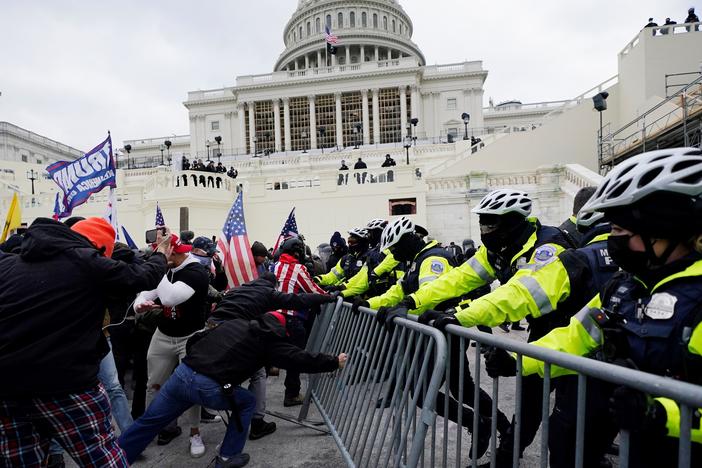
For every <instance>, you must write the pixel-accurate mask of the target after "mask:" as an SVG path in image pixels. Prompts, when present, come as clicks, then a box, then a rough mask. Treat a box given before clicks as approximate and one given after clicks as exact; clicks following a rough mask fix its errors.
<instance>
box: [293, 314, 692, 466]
mask: <svg viewBox="0 0 702 468" xmlns="http://www.w3.org/2000/svg"><path fill="white" fill-rule="evenodd" d="M375 315H376V313H375V311H372V310H369V309H366V308H363V307H361V308H360V313H359V314H354V313H353V312H352V311H351V306H350V304H348V303H344V304H343V305H342V304H339V303H337V304H336V306H335V307H329V308H328V309H327V311H326V312H323V313H322V314H321V315H320V316H319V317H317V320H316V323H315V324H314V327H313V330H312V333H311V335H310V339H309V341H308V346H307V349H308V350H310V351H313V352H323V353H329V354H338V353H341V352H346V353H348V354H349V361H348V363H347V366H346V368H345V369H344V370H343V371H342V372H340V373H338V374H336V375H333V374H331V375H324V376H321V375H313V376H310V380H309V385H308V389H307V395H306V397H305V402H304V405H303V407H302V408H301V410H300V414H299V419H300V420H303V419H304V418H306V417H307V414H308V410H309V405H310V404H311V403H313V404H315V406H316V407H317V408H318V409H319V411H320V413H321V414H322V417H323V418H324V421H325V422H326V424H327V426H328V427H329V429H330V431H331V433H332V435H333V437H334V440H335V441H336V443H337V445H338V447H339V449H340V451H341V454H342V457H343V458H344V460H345V461H346V463H347V464H348V465H349V466H396V467H397V466H404V467H408V468H414V467H416V466H418V465H421V466H424V465H425V464H427V465H428V466H456V467H462V466H465V461H466V460H465V458H466V457H468V458H469V459H470V463H471V466H473V467H477V464H478V460H479V459H480V458H479V457H478V450H479V449H481V451H485V450H486V446H485V444H486V443H488V442H487V441H488V440H489V449H490V452H489V454H490V455H489V461H490V463H491V466H493V467H494V466H495V463H496V456H497V455H496V454H497V450H496V449H497V447H496V440H497V430H498V426H500V431H501V432H502V433H504V432H505V431H507V432H509V431H511V433H512V434H514V437H513V439H511V441H512V447H511V450H512V457H511V458H512V466H514V467H515V468H516V467H518V466H519V458H520V453H521V447H522V445H529V444H526V443H525V444H522V443H521V440H520V437H521V427H522V425H523V424H525V422H526V421H525V419H524V411H526V410H527V409H528V410H529V411H530V416H529V418H534V417H538V418H539V419H540V425H541V435H540V441H539V442H538V443H537V442H536V440H537V439H535V440H534V444H533V445H535V449H536V453H537V454H538V455H537V456H536V457H534V458H536V459H537V460H539V465H540V466H542V467H544V468H545V467H547V466H548V463H549V450H550V449H551V448H552V447H551V446H550V445H549V435H550V426H551V421H550V420H549V414H550V408H551V391H552V390H553V389H554V387H556V391H557V392H561V391H563V389H564V388H566V387H565V386H567V387H568V388H570V387H572V390H576V389H577V392H574V393H573V394H572V395H568V396H567V399H568V405H569V406H568V408H569V409H571V407H572V415H571V416H572V419H573V420H572V424H573V426H572V428H571V431H572V432H567V433H565V432H564V433H560V432H559V433H558V434H557V437H556V438H555V439H554V443H556V444H557V447H558V449H559V450H565V451H566V455H565V458H566V459H568V458H569V457H570V456H571V455H572V464H570V466H574V467H576V468H582V467H583V466H584V465H585V460H586V458H593V457H594V458H595V462H596V463H598V462H599V461H600V460H599V459H597V457H598V456H599V455H604V449H605V448H608V447H601V448H600V449H601V450H602V453H598V450H595V449H594V448H593V447H590V446H588V445H586V442H587V441H589V438H588V437H589V436H591V435H592V434H593V433H597V434H599V433H600V432H601V431H603V430H610V429H612V426H611V424H612V423H611V422H609V420H607V426H606V427H594V428H592V429H591V431H592V433H589V432H588V433H586V427H588V426H587V425H586V424H588V425H589V424H593V422H594V420H595V419H594V418H601V419H602V420H604V419H606V418H605V416H606V415H607V406H608V401H609V394H610V393H611V391H612V390H613V389H614V388H615V387H616V386H626V387H629V388H632V389H636V390H638V391H641V392H643V393H645V394H647V395H653V396H655V397H664V398H669V399H672V400H674V401H676V403H677V404H678V406H679V408H680V414H681V418H680V439H679V459H678V464H677V466H678V467H679V468H689V467H690V464H691V453H692V451H691V450H692V445H691V439H690V437H691V425H692V417H693V413H694V412H695V411H696V409H697V408H701V407H702V386H699V385H693V384H690V383H686V382H682V381H678V380H674V379H671V378H666V377H660V376H657V375H653V374H648V373H645V372H641V371H638V370H633V369H629V368H625V367H621V366H617V365H613V364H609V363H605V362H601V361H598V360H595V359H589V358H585V357H579V356H574V355H570V354H566V353H561V352H558V351H554V350H550V349H546V348H543V347H539V346H534V345H531V344H527V343H524V342H521V341H517V340H511V339H505V338H504V336H502V335H500V336H497V335H492V334H487V333H483V332H480V331H477V330H474V329H468V328H463V327H459V326H453V325H450V326H448V327H447V332H446V335H444V334H441V333H439V334H438V335H437V333H436V332H437V330H435V329H433V328H429V327H425V326H423V325H420V324H417V323H414V321H413V320H414V318H412V319H411V320H408V319H403V318H395V319H394V320H393V323H394V330H390V331H388V330H386V329H385V328H384V327H380V326H379V325H378V324H376V323H375V320H374V319H375ZM471 340H472V341H473V342H475V349H474V351H471V353H468V352H467V351H468V350H470V349H471V346H470V342H471ZM494 348H500V349H503V350H506V351H509V352H512V353H515V358H516V369H517V375H516V377H515V378H514V380H513V381H512V380H511V379H505V378H495V379H491V382H492V385H491V389H490V393H488V392H486V391H484V390H482V389H481V381H482V380H483V378H482V376H483V372H482V370H481V367H482V362H481V361H482V360H481V355H482V353H483V351H488V350H490V349H494ZM525 356H528V357H530V358H534V359H537V360H540V361H542V362H543V363H544V374H543V377H540V376H538V375H536V374H535V375H531V376H522V375H521V374H522V358H523V357H525ZM554 366H558V367H560V368H563V369H569V370H571V371H573V372H574V373H576V375H575V376H573V375H568V376H563V377H552V369H553V368H554ZM470 367H472V369H470ZM471 370H472V371H473V372H471ZM527 379H528V380H527ZM554 379H555V380H554ZM565 379H569V380H565ZM554 383H559V384H558V385H554ZM505 389H508V390H510V391H511V389H513V395H514V398H513V399H512V398H506V400H505V401H506V402H507V403H508V404H510V405H511V404H512V403H513V405H514V406H513V407H514V411H513V413H514V417H513V419H512V420H511V421H510V419H508V416H509V414H503V413H502V412H501V411H500V410H499V409H498V407H499V405H500V401H501V399H505V397H504V393H506V392H505ZM501 394H502V396H501ZM563 396H564V397H565V395H563ZM526 398H528V400H527V399H526ZM596 402H597V403H602V405H603V406H604V408H599V407H598V408H593V406H592V404H593V403H596ZM561 404H562V403H561ZM503 406H504V405H503ZM503 409H504V408H503ZM595 410H599V412H597V413H595V412H593V411H595ZM437 414H438V415H439V416H442V415H444V416H442V419H441V420H438V421H437V418H436V416H437ZM587 418H590V419H587ZM531 422H533V419H532V420H531ZM598 422H599V420H598ZM537 427H538V426H537ZM464 428H466V429H468V432H469V433H470V434H472V441H473V442H474V443H473V444H472V450H471V451H470V452H468V450H466V449H465V447H466V446H467V444H466V442H467V441H466V440H465V439H466V434H465V431H464V430H463V429H464ZM614 429H615V430H614V431H612V433H611V434H610V436H611V438H612V439H614V436H615V435H616V432H617V430H616V428H614ZM485 431H489V436H490V437H485V436H486V433H485ZM596 431H597V432H596ZM481 434H482V435H481ZM503 435H504V434H503ZM630 440H631V434H630V433H629V431H626V430H621V431H619V439H618V442H619V451H618V452H619V454H618V456H619V460H618V466H619V467H622V468H627V467H628V466H630V461H631V455H632V454H631V453H630V447H631V444H630ZM673 440H674V439H673ZM502 443H505V437H503V439H502ZM695 446H696V447H695V450H696V451H697V450H699V448H700V447H698V446H697V444H695ZM501 447H502V451H503V453H504V450H506V447H504V446H502V445H501ZM507 447H509V445H507ZM588 449H590V451H589V452H588V451H587V450H588ZM700 453H702V452H700ZM481 461H483V460H481ZM697 461H698V460H697ZM596 463H595V464H596ZM588 466H589V465H588ZM632 466H633V465H632ZM667 466H671V464H669V465H667Z"/></svg>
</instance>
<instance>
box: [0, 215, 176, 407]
mask: <svg viewBox="0 0 702 468" xmlns="http://www.w3.org/2000/svg"><path fill="white" fill-rule="evenodd" d="M166 268H167V267H166V258H165V257H164V256H163V255H162V254H154V255H153V256H152V257H151V258H150V259H149V260H148V262H146V263H145V264H144V265H128V264H126V263H123V262H118V261H115V260H112V259H109V258H105V257H103V256H102V255H101V254H100V253H99V252H98V251H97V249H95V248H94V247H93V245H92V244H91V243H90V241H88V239H86V238H85V237H83V236H82V235H80V234H78V233H77V232H74V231H71V230H70V229H69V228H68V226H66V225H64V224H62V223H59V222H57V221H54V220H51V219H47V218H38V219H37V220H36V221H34V223H33V224H32V226H31V227H30V228H29V230H28V231H27V233H26V234H25V236H24V240H23V242H22V250H21V253H20V254H19V255H13V254H11V255H4V256H0V372H2V375H3V378H1V379H0V398H16V397H31V396H42V395H65V394H67V393H75V392H81V391H85V390H87V389H89V388H92V387H94V386H95V385H97V382H98V380H97V372H98V368H99V365H100V360H101V359H102V358H103V356H104V355H105V354H107V351H108V346H107V342H106V340H105V337H104V335H103V333H102V321H103V318H104V314H105V309H106V296H107V295H109V294H110V293H112V292H114V291H120V292H121V293H124V294H127V293H129V294H133V295H136V293H137V292H138V291H141V290H144V289H153V288H155V287H156V286H157V285H158V283H159V281H160V280H161V278H162V277H163V275H164V274H165V272H166Z"/></svg>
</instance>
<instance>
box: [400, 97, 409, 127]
mask: <svg viewBox="0 0 702 468" xmlns="http://www.w3.org/2000/svg"><path fill="white" fill-rule="evenodd" d="M400 116H401V117H400V135H403V136H404V135H405V134H406V130H405V129H406V128H407V120H408V119H407V86H400Z"/></svg>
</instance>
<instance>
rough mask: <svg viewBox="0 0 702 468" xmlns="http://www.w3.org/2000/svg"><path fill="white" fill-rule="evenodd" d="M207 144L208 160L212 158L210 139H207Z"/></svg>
mask: <svg viewBox="0 0 702 468" xmlns="http://www.w3.org/2000/svg"><path fill="white" fill-rule="evenodd" d="M205 146H206V147H207V160H208V161H209V160H210V140H207V141H205Z"/></svg>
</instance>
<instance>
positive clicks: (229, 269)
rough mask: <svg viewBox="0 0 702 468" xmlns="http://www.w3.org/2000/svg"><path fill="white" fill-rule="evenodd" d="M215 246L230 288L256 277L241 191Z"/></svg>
mask: <svg viewBox="0 0 702 468" xmlns="http://www.w3.org/2000/svg"><path fill="white" fill-rule="evenodd" d="M217 247H218V248H219V250H220V251H221V252H222V258H223V262H222V263H223V264H224V271H225V273H226V274H227V279H228V280H229V281H228V282H229V287H230V288H235V287H237V286H240V285H242V284H244V283H248V282H249V281H253V280H254V279H256V278H257V277H258V272H257V271H256V263H255V262H254V258H253V254H252V253H251V244H249V236H248V234H247V233H246V222H245V221H244V201H243V192H239V195H238V196H237V197H236V201H235V202H234V204H233V205H232V209H231V210H229V215H228V216H227V221H226V222H225V223H224V227H223V228H222V236H221V237H220V238H219V239H217Z"/></svg>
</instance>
